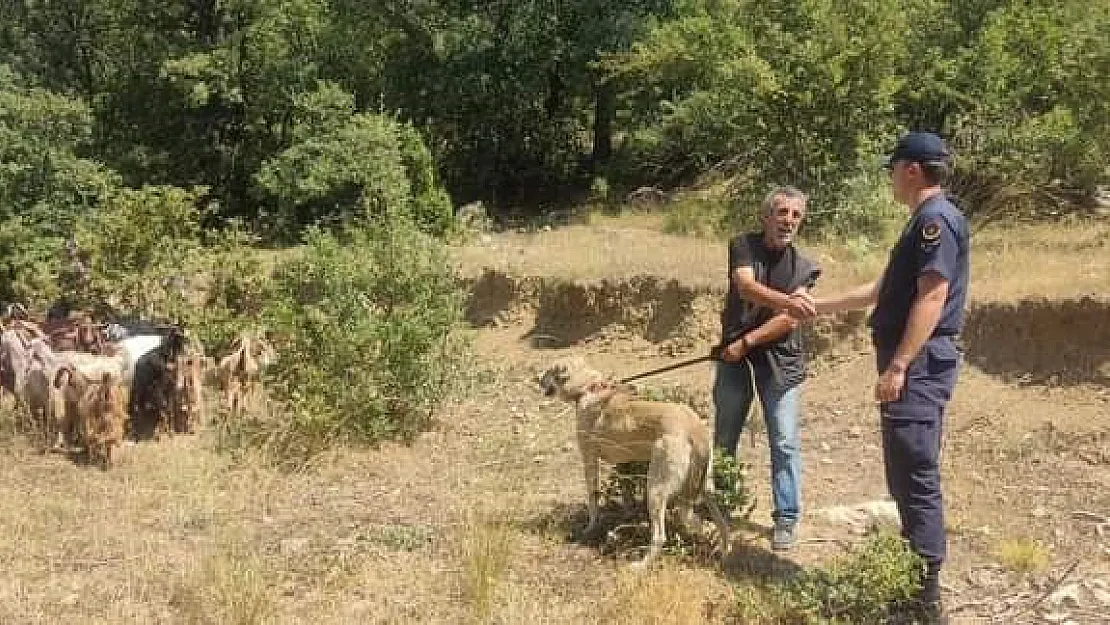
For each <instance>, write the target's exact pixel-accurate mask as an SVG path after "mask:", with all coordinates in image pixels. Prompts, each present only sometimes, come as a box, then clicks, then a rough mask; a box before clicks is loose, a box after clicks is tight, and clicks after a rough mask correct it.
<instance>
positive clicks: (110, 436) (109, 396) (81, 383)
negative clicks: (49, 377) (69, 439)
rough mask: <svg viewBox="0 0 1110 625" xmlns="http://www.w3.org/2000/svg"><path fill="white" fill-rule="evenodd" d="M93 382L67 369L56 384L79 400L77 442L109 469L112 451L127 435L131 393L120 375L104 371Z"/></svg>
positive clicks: (87, 453)
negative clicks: (123, 384) (128, 404)
mask: <svg viewBox="0 0 1110 625" xmlns="http://www.w3.org/2000/svg"><path fill="white" fill-rule="evenodd" d="M94 379H95V381H90V380H89V379H88V378H86V377H85V376H84V375H82V374H81V373H80V372H79V371H77V370H75V369H74V368H72V367H65V368H63V369H62V370H59V372H58V378H57V379H55V384H56V385H57V386H59V387H60V388H63V389H66V390H65V392H68V393H70V394H71V396H76V397H77V398H78V399H77V402H76V414H75V415H73V416H74V417H75V418H74V421H75V425H76V430H77V439H78V441H79V442H80V443H81V445H83V446H84V448H85V455H86V457H87V459H88V460H89V461H90V462H98V463H99V464H100V467H101V468H102V469H105V470H106V469H108V468H109V467H111V466H112V451H113V449H115V448H116V447H118V446H119V444H120V443H121V442H122V441H123V437H124V435H125V428H126V422H127V401H128V393H127V391H126V389H125V388H124V387H123V386H122V384H121V379H120V376H119V375H118V374H114V373H111V372H104V373H103V374H101V375H100V376H99V377H98V378H94Z"/></svg>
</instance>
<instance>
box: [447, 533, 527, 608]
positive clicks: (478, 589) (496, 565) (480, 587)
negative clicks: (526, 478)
mask: <svg viewBox="0 0 1110 625" xmlns="http://www.w3.org/2000/svg"><path fill="white" fill-rule="evenodd" d="M513 538H514V537H513V533H512V528H511V527H510V525H509V524H508V523H507V522H506V520H505V519H504V518H494V517H492V516H490V515H479V514H475V513H471V514H469V515H468V516H467V521H466V523H465V525H464V526H463V533H462V536H461V537H460V538H459V539H458V544H459V545H460V547H461V553H460V556H459V559H460V561H461V567H460V568H461V570H462V579H461V580H460V581H461V584H462V589H463V596H464V597H465V598H466V601H467V602H469V604H470V609H471V617H472V619H473V621H474V622H475V623H485V622H487V621H488V619H489V618H490V615H491V613H492V611H493V607H494V602H495V600H496V598H497V596H496V595H497V590H498V587H499V586H500V584H501V582H502V580H503V579H504V577H505V574H506V572H507V569H508V565H509V560H510V558H511V557H512V555H513Z"/></svg>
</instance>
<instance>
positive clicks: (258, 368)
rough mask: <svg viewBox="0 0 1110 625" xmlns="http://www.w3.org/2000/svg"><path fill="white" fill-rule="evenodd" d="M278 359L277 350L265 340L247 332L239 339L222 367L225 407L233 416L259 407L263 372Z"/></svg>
mask: <svg viewBox="0 0 1110 625" xmlns="http://www.w3.org/2000/svg"><path fill="white" fill-rule="evenodd" d="M275 358H276V352H275V351H274V349H273V348H272V347H271V346H270V344H269V343H267V342H266V341H263V340H262V339H255V338H252V337H250V336H249V335H245V334H244V335H242V336H240V337H239V338H238V339H236V340H235V343H233V344H232V352H231V353H230V354H228V355H227V356H224V357H223V359H221V360H220V364H219V366H218V376H219V381H220V387H221V388H222V389H223V394H224V402H223V404H224V408H226V409H227V410H228V411H229V412H230V413H231V414H233V415H234V414H238V413H241V412H245V411H247V410H250V409H253V408H255V407H256V406H255V402H256V401H257V399H258V395H259V394H260V393H261V378H262V371H263V370H264V369H265V367H266V366H267V365H269V364H270V363H271V362H272V361H273V360H274V359H275Z"/></svg>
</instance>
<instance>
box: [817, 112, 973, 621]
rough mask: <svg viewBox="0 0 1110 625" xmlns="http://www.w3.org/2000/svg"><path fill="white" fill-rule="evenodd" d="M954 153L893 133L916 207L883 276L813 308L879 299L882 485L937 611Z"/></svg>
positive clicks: (962, 228) (893, 162)
mask: <svg viewBox="0 0 1110 625" xmlns="http://www.w3.org/2000/svg"><path fill="white" fill-rule="evenodd" d="M951 160H952V159H951V155H950V154H949V151H948V148H947V146H946V145H945V143H944V141H943V140H942V139H941V138H940V137H938V136H936V135H935V134H932V133H922V132H911V133H908V134H906V135H905V136H903V137H902V138H901V139H900V140H899V141H898V143H897V145H896V146H895V149H894V153H893V154H892V155H891V157H890V159H889V161H888V163H887V165H886V168H887V169H888V170H889V171H890V175H891V181H892V184H893V190H894V197H895V199H896V200H898V201H899V202H900V203H902V204H905V205H907V206H908V207H909V208H910V210H911V211H912V215H911V217H910V219H909V221H908V222H907V224H906V227H905V229H904V230H903V231H902V236H901V237H900V239H899V240H898V243H897V244H896V245H895V247H894V250H893V252H892V253H891V256H890V261H889V263H888V265H887V267H886V270H885V272H884V273H883V276H882V279H881V280H879V281H878V282H875V283H872V284H868V285H864V286H863V287H860V288H857V289H855V290H853V291H849V292H847V293H845V294H843V295H840V296H837V297H830V298H821V299H817V300H814V302H813V303H814V307H815V309H816V311H817V313H819V314H824V313H834V312H839V311H843V310H850V309H856V308H864V307H867V306H870V305H874V306H875V309H874V311H873V312H872V314H871V318H870V322H869V325H870V326H871V332H872V340H873V343H874V345H875V353H876V360H877V365H878V372H879V380H878V383H877V384H876V386H875V398H876V399H877V400H878V401H879V403H880V412H881V414H882V440H883V461H884V465H885V468H886V481H887V487H888V488H889V490H890V493H891V495H892V496H893V498H894V500H895V502H896V503H897V506H898V513H899V516H900V517H901V520H902V534H903V536H905V537H906V538H907V539H908V540H909V543H910V545H911V546H912V548H913V549H914V550H915V551H916V552H917V553H918V554H920V555H921V556H922V557H923V559H924V560H925V562H926V564H927V569H926V574H925V583H924V588H923V589H922V595H921V600H922V602H923V604H924V607H925V608H926V609H927V611H928V612H929V613H932V614H933V615H934V616H935V617H936V618H937V619H938V620H942V619H943V616H942V611H941V609H940V569H941V565H942V563H943V562H944V558H945V555H946V548H947V540H946V536H945V530H944V508H943V500H942V496H941V483H940V465H939V455H940V448H941V433H942V425H943V421H944V411H945V407H946V406H947V404H948V400H949V399H950V398H951V396H952V390H953V388H954V387H955V385H956V378H957V375H958V373H959V367H960V353H959V351H958V350H957V347H956V343H955V338H956V336H957V335H958V334H959V333H960V332H961V331H962V329H963V326H964V303H965V301H966V299H967V287H968V277H969V276H968V274H969V262H968V261H969V252H970V241H969V232H968V225H967V221H966V220H965V218H964V216H963V214H962V213H961V212H960V210H959V208H957V207H956V206H955V205H954V204H953V203H952V202H951V201H950V200H949V198H948V197H947V195H946V193H945V191H944V188H943V185H944V184H945V182H946V179H947V177H948V175H949V173H950V171H951Z"/></svg>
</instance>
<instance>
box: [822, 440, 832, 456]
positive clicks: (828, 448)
mask: <svg viewBox="0 0 1110 625" xmlns="http://www.w3.org/2000/svg"><path fill="white" fill-rule="evenodd" d="M821 451H823V452H825V453H828V452H830V451H832V446H831V445H829V444H828V443H826V442H824V441H822V442H821Z"/></svg>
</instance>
